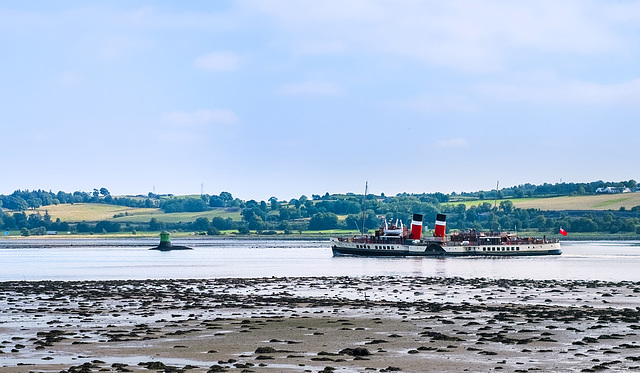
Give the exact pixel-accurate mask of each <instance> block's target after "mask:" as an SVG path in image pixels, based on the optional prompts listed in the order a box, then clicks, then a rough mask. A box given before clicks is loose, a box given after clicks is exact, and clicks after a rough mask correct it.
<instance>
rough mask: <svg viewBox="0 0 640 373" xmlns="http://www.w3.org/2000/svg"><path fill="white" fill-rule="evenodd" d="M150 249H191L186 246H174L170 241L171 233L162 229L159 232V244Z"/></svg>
mask: <svg viewBox="0 0 640 373" xmlns="http://www.w3.org/2000/svg"><path fill="white" fill-rule="evenodd" d="M150 250H161V251H169V250H192V249H191V248H190V247H186V246H174V245H173V244H172V243H171V233H169V232H167V231H162V232H160V245H158V247H153V248H151V249H150Z"/></svg>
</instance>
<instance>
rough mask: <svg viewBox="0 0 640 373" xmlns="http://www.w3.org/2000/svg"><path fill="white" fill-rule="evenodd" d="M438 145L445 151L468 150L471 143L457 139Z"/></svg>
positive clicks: (443, 141) (444, 141) (442, 141)
mask: <svg viewBox="0 0 640 373" xmlns="http://www.w3.org/2000/svg"><path fill="white" fill-rule="evenodd" d="M437 145H438V147H440V148H443V149H461V148H468V147H469V142H468V141H467V140H466V139H463V138H461V137H456V138H453V139H448V140H441V141H438V143H437Z"/></svg>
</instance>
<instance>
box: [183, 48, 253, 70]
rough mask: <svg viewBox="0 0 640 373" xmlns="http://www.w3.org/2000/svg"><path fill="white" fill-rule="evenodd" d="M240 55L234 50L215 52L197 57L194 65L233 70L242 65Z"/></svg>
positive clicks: (211, 68) (200, 67) (204, 68)
mask: <svg viewBox="0 0 640 373" xmlns="http://www.w3.org/2000/svg"><path fill="white" fill-rule="evenodd" d="M240 61H241V59H240V57H239V56H238V55H237V54H236V53H233V52H229V51H222V52H213V53H209V54H207V55H205V56H200V57H198V58H196V60H195V61H194V62H193V66H195V67H196V68H198V69H201V70H207V71H233V70H236V69H238V67H239V66H240Z"/></svg>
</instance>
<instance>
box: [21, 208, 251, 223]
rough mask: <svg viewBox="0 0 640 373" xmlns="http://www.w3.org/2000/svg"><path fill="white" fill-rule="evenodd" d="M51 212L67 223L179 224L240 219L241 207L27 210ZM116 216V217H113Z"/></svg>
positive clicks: (42, 212) (29, 211) (52, 216)
mask: <svg viewBox="0 0 640 373" xmlns="http://www.w3.org/2000/svg"><path fill="white" fill-rule="evenodd" d="M36 212H38V213H40V214H41V215H44V214H45V212H47V213H49V215H50V216H51V220H53V221H55V220H56V219H57V218H60V220H61V221H66V222H80V221H85V222H97V221H101V220H111V221H116V222H119V223H148V222H149V220H151V218H156V219H157V220H158V221H160V222H165V223H177V222H191V221H194V220H196V219H197V218H200V217H205V218H208V219H209V220H211V219H212V218H214V217H221V218H224V219H226V218H231V219H233V220H236V221H239V220H240V210H239V209H233V210H228V209H224V208H220V209H214V210H210V211H203V212H175V213H171V214H166V213H164V212H163V211H162V210H160V209H159V208H137V207H126V206H116V205H107V204H102V203H74V204H60V205H49V206H44V207H41V208H39V209H35V210H28V211H26V213H27V215H28V214H33V213H36ZM114 216H116V217H114Z"/></svg>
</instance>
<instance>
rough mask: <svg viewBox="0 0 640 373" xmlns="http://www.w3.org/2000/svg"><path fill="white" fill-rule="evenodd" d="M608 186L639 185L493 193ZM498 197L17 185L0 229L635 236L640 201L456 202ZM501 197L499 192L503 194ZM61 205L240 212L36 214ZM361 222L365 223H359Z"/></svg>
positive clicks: (563, 191) (542, 191)
mask: <svg viewBox="0 0 640 373" xmlns="http://www.w3.org/2000/svg"><path fill="white" fill-rule="evenodd" d="M606 186H615V187H627V188H630V189H635V188H637V184H636V183H635V181H634V180H630V181H627V182H618V183H612V182H606V183H605V182H602V181H598V182H592V183H560V184H553V185H552V184H543V185H538V186H533V185H530V184H524V185H520V186H518V187H513V188H505V189H501V190H499V191H497V192H498V195H497V197H499V198H504V197H506V196H512V197H516V196H517V195H520V193H523V194H524V195H531V196H540V195H545V196H548V195H572V194H573V195H576V194H582V193H587V192H586V191H595V190H596V189H597V188H602V187H606ZM492 193H493V197H496V194H495V193H496V191H495V190H494V191H481V192H473V193H460V194H455V193H451V194H443V193H423V194H408V193H399V194H397V195H395V196H386V195H385V194H384V193H382V194H380V195H374V194H368V195H367V196H366V211H365V212H364V219H363V211H362V210H363V207H364V206H365V204H364V203H365V201H364V196H363V195H357V194H353V193H348V194H334V195H330V194H329V193H325V194H324V195H322V196H321V195H312V196H311V198H308V197H306V196H305V195H302V196H300V197H299V198H294V199H290V200H288V201H280V200H278V199H277V198H276V197H271V198H269V200H268V201H259V202H258V201H255V200H248V201H244V200H241V199H239V198H234V197H233V195H232V194H231V193H229V192H222V193H220V194H219V195H207V194H203V195H200V196H195V197H194V196H186V197H185V196H172V195H155V194H153V193H149V194H148V195H146V196H135V197H112V196H111V194H110V193H109V191H108V190H107V189H106V188H99V189H98V188H96V189H94V190H93V192H92V193H87V192H73V193H65V192H62V191H60V192H58V193H55V194H54V193H52V192H46V191H42V190H36V191H28V190H25V191H22V190H17V191H15V192H14V193H12V194H11V195H0V207H4V208H5V209H8V210H13V213H12V214H4V213H3V212H2V211H1V210H0V226H2V227H3V228H4V229H5V230H10V229H20V230H23V233H28V234H44V233H46V232H47V231H53V230H55V231H68V232H78V233H88V232H91V233H105V232H106V233H110V232H118V231H123V230H126V231H132V232H135V231H142V230H150V231H160V230H164V229H169V230H179V231H196V232H202V234H210V235H215V234H220V232H221V231H229V230H233V231H237V232H238V233H241V234H245V233H248V232H249V231H258V232H262V233H265V234H269V233H275V232H276V231H283V232H285V233H293V232H302V231H308V230H311V231H316V230H317V231H320V230H330V229H346V230H351V231H361V230H362V229H363V228H364V229H377V228H378V227H379V226H380V223H381V221H382V219H387V220H397V219H399V220H402V221H403V222H405V224H409V223H410V219H411V216H412V214H413V213H421V214H423V215H424V216H425V218H424V222H423V224H424V226H425V228H427V229H433V228H434V225H435V222H434V221H435V215H436V214H437V213H444V214H446V215H447V223H448V224H447V226H448V229H449V230H451V229H457V230H467V229H477V230H489V229H494V230H509V231H514V230H515V231H519V230H527V231H531V230H537V231H539V232H549V233H553V232H557V231H558V229H559V227H563V228H564V229H565V230H568V231H574V232H593V233H597V232H609V233H618V232H636V233H639V234H640V220H639V218H640V211H638V210H639V209H640V206H636V207H634V208H632V209H630V211H624V210H623V211H607V212H605V213H599V214H596V213H594V212H586V213H582V214H581V215H579V216H576V215H575V214H572V215H570V214H568V213H562V212H560V213H558V212H557V211H541V210H539V209H520V208H516V207H515V206H514V205H513V203H512V202H511V201H508V200H507V201H501V202H500V204H499V206H495V207H494V206H493V204H492V203H490V202H489V201H487V202H483V203H480V204H478V205H473V206H470V207H467V206H466V205H465V204H463V203H456V202H455V201H456V200H460V199H461V198H463V199H480V198H481V197H483V198H490V195H491V194H492ZM500 194H503V195H500ZM59 203H110V204H117V205H124V206H130V207H158V208H160V209H162V210H163V211H164V212H167V213H171V212H200V211H207V210H215V209H224V210H226V211H227V212H240V216H241V220H240V221H236V220H232V219H231V218H219V217H216V218H213V219H211V220H209V219H208V218H197V219H195V220H194V221H192V222H179V223H165V222H161V221H158V220H157V219H155V218H152V219H151V220H150V221H149V222H148V223H118V222H113V221H108V220H105V221H100V222H62V221H60V220H59V219H56V221H51V217H50V216H49V215H48V213H47V212H45V214H44V215H42V214H40V213H38V212H33V213H29V209H35V208H38V207H42V206H47V205H54V204H59ZM363 223H364V227H363V226H362V225H363Z"/></svg>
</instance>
